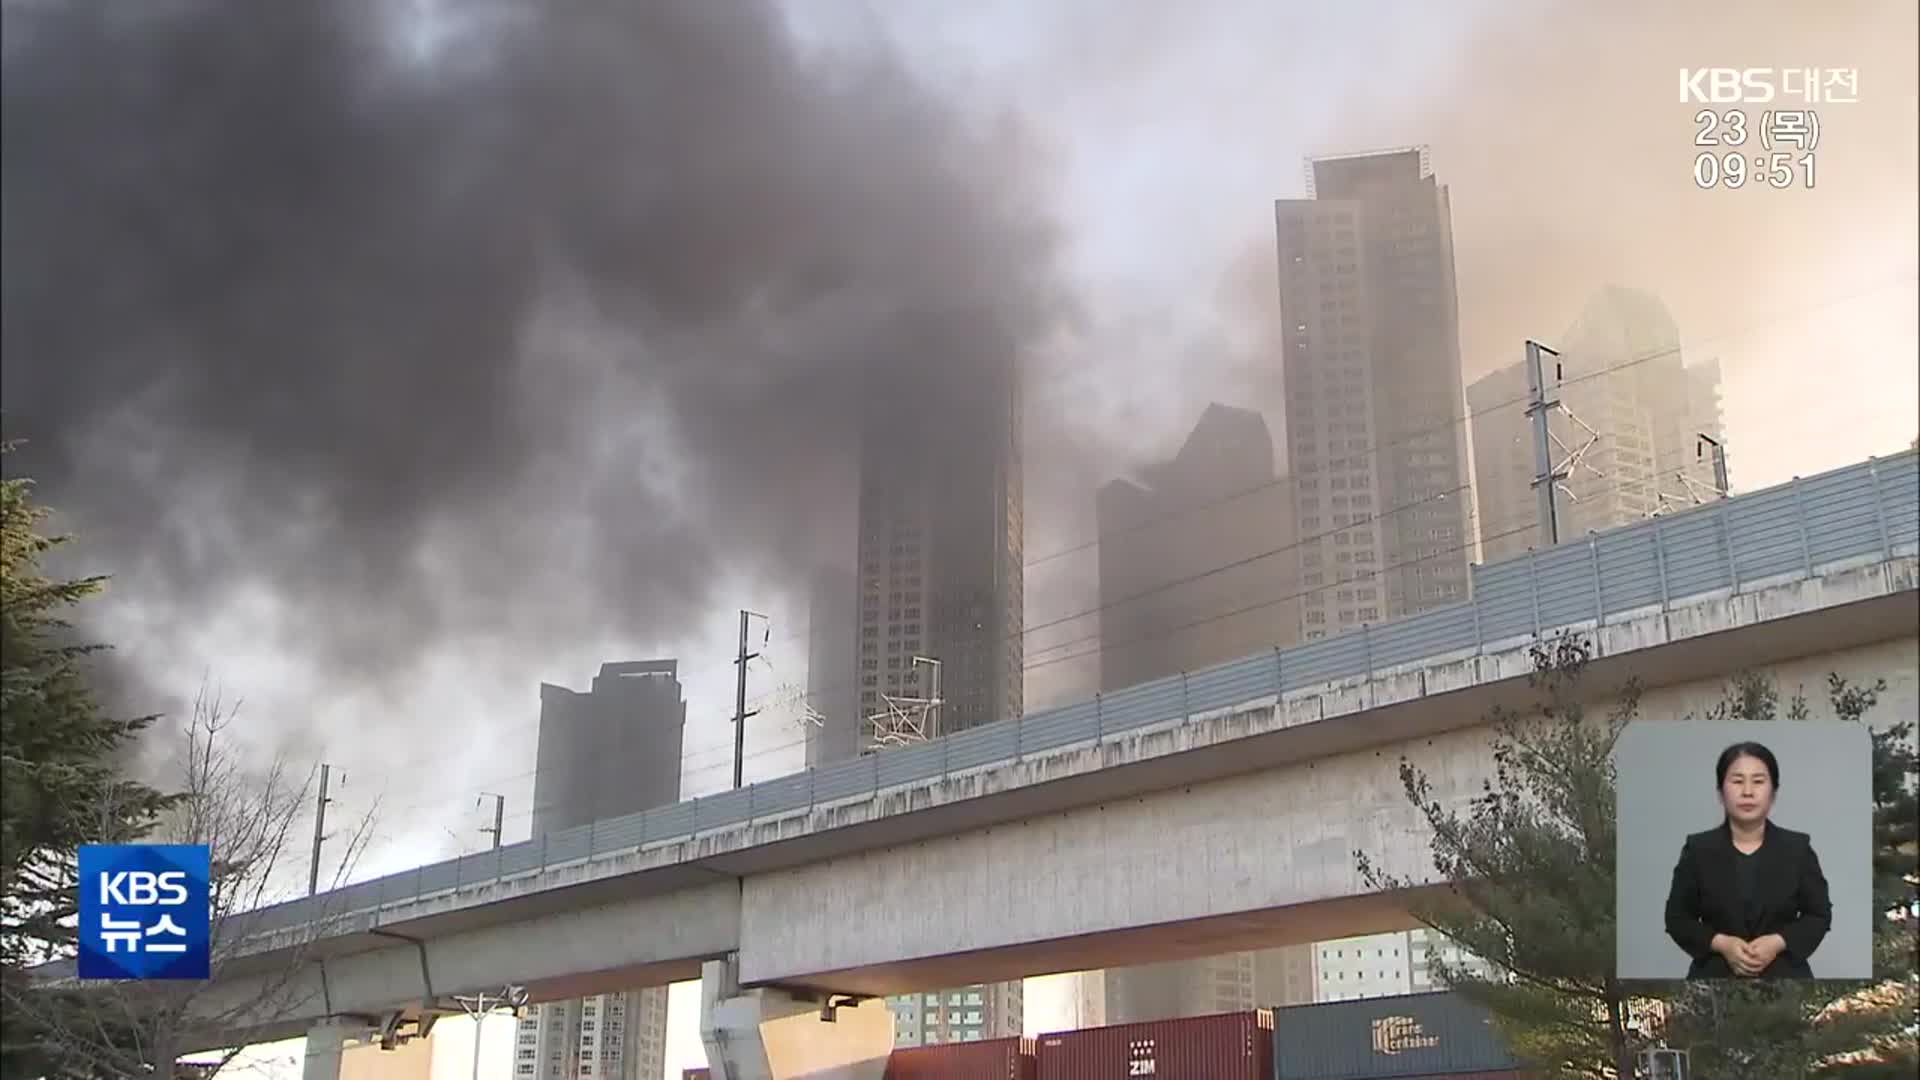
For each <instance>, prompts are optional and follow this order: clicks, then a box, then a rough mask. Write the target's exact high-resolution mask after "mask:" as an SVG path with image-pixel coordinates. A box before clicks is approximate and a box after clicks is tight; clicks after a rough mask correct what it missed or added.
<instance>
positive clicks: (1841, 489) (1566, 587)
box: [242, 451, 1920, 936]
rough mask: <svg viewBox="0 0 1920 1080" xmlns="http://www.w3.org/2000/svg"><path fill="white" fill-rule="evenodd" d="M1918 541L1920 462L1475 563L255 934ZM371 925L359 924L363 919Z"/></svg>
mask: <svg viewBox="0 0 1920 1080" xmlns="http://www.w3.org/2000/svg"><path fill="white" fill-rule="evenodd" d="M1917 544H1920V455H1916V454H1915V453H1914V452H1912V451H1909V452H1907V453H1903V454H1900V455H1897V456H1895V457H1892V458H1887V459H1884V460H1871V461H1867V462H1863V463H1861V464H1858V465H1851V466H1848V467H1846V468H1842V469H1836V470H1834V471H1832V472H1828V473H1823V474H1821V475H1819V476H1814V477H1809V478H1806V479H1798V480H1794V481H1792V482H1791V483H1787V484H1782V485H1779V486H1777V487H1772V488H1767V489H1764V490H1761V491H1756V492H1753V493H1751V494H1747V495H1740V496H1736V497H1734V498H1730V499H1723V500H1720V501H1717V502H1713V503H1709V504H1706V505H1704V506H1699V507H1694V508H1690V509H1688V510H1685V511H1681V512H1679V513H1676V514H1673V515H1670V516H1666V517H1658V518H1653V519H1651V520H1648V521H1645V522H1640V523H1638V524H1634V525H1628V526H1624V527H1621V528H1616V529H1610V530H1608V531H1606V532H1601V533H1595V534H1592V535H1590V536H1588V537H1585V538H1583V539H1580V540H1573V541H1569V542H1566V543H1562V544H1560V545H1559V546H1557V547H1553V548H1549V549H1546V550H1543V551H1536V552H1532V553H1529V554H1527V555H1523V556H1517V557H1514V558H1511V559H1507V560H1504V561H1501V562H1498V563H1493V564H1491V565H1487V566H1476V567H1474V568H1473V575H1472V599H1470V600H1467V601H1465V602H1462V603H1459V604H1454V605H1451V606H1448V607H1444V608H1437V609H1434V610H1431V611H1427V612H1424V613H1422V614H1419V615H1415V616H1412V617H1410V618H1405V619H1399V620H1395V621H1393V622H1389V623H1382V624H1378V625H1373V626H1362V627H1360V628H1359V629H1357V630H1354V631H1351V632H1348V633H1344V634H1340V635H1338V636H1335V637H1329V638H1325V639H1322V640H1319V641H1312V642H1307V643H1305V644H1301V645H1294V646H1290V647H1287V648H1276V649H1273V650H1270V651H1268V652H1263V653H1259V654H1256V655H1253V656H1249V657H1245V658H1243V659H1240V660H1235V661H1232V662H1231V663H1226V664H1221V665H1218V666H1216V667H1211V668H1207V669H1204V670H1201V671H1192V672H1185V673H1182V674H1180V675H1177V676H1171V677H1168V678H1164V679H1159V680H1156V681H1154V682H1150V683H1144V684H1141V685H1139V686H1133V687H1129V688H1127V689H1124V690H1119V691H1116V692H1114V693H1111V694H1104V695H1099V696H1096V697H1095V698H1093V699H1092V700H1091V701H1080V702H1075V703H1074V704H1071V705H1064V706H1061V707H1059V708H1054V709H1045V710H1042V711H1040V712H1036V713H1029V714H1028V715H1026V716H1023V717H1020V718H1018V719H1014V720H1008V721H1002V722H1000V723H997V724H990V725H987V726H984V727H979V728H975V729H972V730H969V731H962V732H958V733H955V734H953V735H948V736H945V737H943V738H939V739H935V740H932V741H930V742H927V743H924V744H921V745H918V746H910V747H903V748H900V749H895V750H888V751H884V752H881V753H877V754H871V755H868V756H865V757H861V758H857V759H855V760H853V761H847V762H841V763H838V764H834V765H827V766H824V767H821V768H816V769H808V770H806V771H804V772H799V773H793V774H790V775H787V776H780V777H775V778H773V779H771V780H763V781H760V782H759V783H755V784H750V785H747V786H746V787H743V788H740V789H738V790H733V791H726V792H721V793H719V794H715V795H707V796H702V797H701V798H697V799H691V800H688V801H685V802H680V803H675V804H673V805H671V806H663V807H658V808H656V809H653V810H647V811H644V812H642V813H638V814H629V815H627V816H625V817H618V818H610V819H607V820H604V821H596V822H593V823H591V824H589V825H584V826H581V827H580V828H577V829H569V830H567V831H565V832H559V833H553V834H550V835H548V836H544V837H541V838H539V839H535V840H530V841H526V842H523V843H519V844H509V845H506V846H503V847H500V848H497V849H494V850H491V851H486V852H481V853H479V854H475V855H466V856H462V857H461V858H458V859H450V860H447V861H446V862H439V863H434V864H432V865H429V866H421V867H416V868H414V869H412V870H407V871H402V872H401V873H398V874H390V875H388V876H386V877H382V878H376V879H374V880H371V881H363V882H359V883H357V884H353V885H347V886H344V887H342V888H339V889H335V890H333V891H331V892H328V893H322V894H320V895H317V896H311V897H307V898H304V899H300V900H294V901H290V902H288V903H284V904H278V905H274V906H272V907H267V908H261V909H259V910H256V911H252V912H248V913H246V914H245V915H244V916H242V918H244V919H245V920H246V922H247V924H248V926H247V930H248V933H249V936H253V935H258V934H262V933H268V932H272V931H277V930H282V929H286V928H288V927H292V926H298V925H300V924H303V923H308V922H315V921H323V922H329V923H331V922H333V921H335V920H342V919H347V918H348V917H350V916H353V915H356V914H359V913H363V912H369V911H373V910H376V909H378V908H380V907H384V906H385V905H388V904H392V903H396V902H399V901H405V900H411V899H416V898H419V897H423V896H429V895H432V894H435V893H440V892H445V891H447V890H450V889H459V888H461V887H463V886H466V885H473V884H479V883H483V882H487V881H493V880H497V879H499V878H503V877H512V876H515V875H519V874H525V873H531V872H535V871H539V870H543V869H545V868H547V867H549V866H556V865H562V864H566V863H571V862H578V861H580V860H583V859H588V858H591V857H593V856H595V855H600V854H605V853H609V852H615V851H627V850H632V849H634V848H637V847H641V846H644V845H648V844H654V843H659V842H661V841H666V840H674V839H678V838H684V837H687V836H691V835H694V834H696V833H699V832H703V831H706V830H709V829H715V828H719V827H722V826H726V825H734V824H738V823H741V822H744V821H749V820H752V819H754V818H759V817H765V816H768V815H772V814H783V813H791V812H795V811H799V810H803V809H807V808H809V807H812V806H815V805H820V804H824V803H831V802H835V801H838V800H842V799H848V798H854V797H859V796H866V795H870V794H872V793H873V792H876V791H879V790H881V789H885V788H888V787H893V786H896V785H900V784H908V783H914V782H917V781H922V780H930V779H933V778H935V777H939V776H944V775H947V774H950V773H954V772H963V771H966V770H969V769H974V768H978V767H981V766H985V765H991V764H993V763H995V762H1001V761H1008V760H1014V759H1017V758H1019V757H1021V756H1024V755H1027V754H1033V753H1038V752H1042V751H1047V750H1054V749H1058V748H1059V747H1063V746H1069V745H1072V744H1074V743H1082V742H1090V741H1098V740H1100V739H1103V738H1105V737H1106V736H1108V735H1113V734H1119V733H1123V732H1126V731H1129V730H1133V729H1137V728H1141V727H1145V726H1147V725H1150V724H1154V723H1159V722H1162V721H1166V720H1170V719H1173V718H1176V717H1182V716H1188V715H1192V714H1194V713H1199V712H1206V711H1209V710H1213V709H1220V708H1225V707H1228V706H1231V705H1236V704H1240V703H1242V702H1247V701H1252V700H1256V699H1258V698H1262V697H1267V696H1271V695H1276V694H1285V693H1288V692H1290V691H1294V690H1299V689H1302V688H1306V687H1311V686H1318V685H1321V684H1324V683H1327V682H1331V681H1335V680H1340V679H1348V678H1356V677H1360V676H1369V675H1371V674H1372V673H1374V672H1378V671H1381V670H1383V669H1389V668H1393V667H1397V666H1399V665H1402V664H1407V663H1411V662H1413V661H1416V660H1420V659H1424V658H1430V657H1440V656H1446V655H1449V654H1456V653H1470V652H1474V651H1480V650H1484V649H1486V648H1487V647H1488V646H1489V645H1494V644H1504V643H1507V642H1514V641H1518V640H1521V639H1525V638H1530V637H1538V636H1541V635H1544V634H1549V633H1552V632H1554V631H1557V630H1560V629H1564V628H1567V627H1572V626H1577V625H1580V624H1583V623H1591V622H1595V621H1604V620H1605V619H1607V618H1608V617H1610V616H1617V615H1621V614H1624V613H1627V612H1631V611H1636V610H1640V609H1644V608H1648V607H1652V606H1655V605H1665V604H1670V603H1672V602H1674V601H1678V600H1685V599H1689V598H1694V597H1699V596H1702V595H1705V594H1709V593H1712V592H1715V591H1720V590H1738V589H1740V588H1741V587H1742V586H1743V585H1746V584H1752V583H1754V582H1758V581H1761V580H1763V579H1765V580H1774V579H1782V578H1787V577H1794V576H1802V577H1811V576H1812V575H1814V574H1815V573H1816V572H1817V571H1819V570H1820V569H1822V568H1824V567H1829V566H1832V565H1834V564H1836V563H1841V562H1846V561H1849V560H1855V559H1860V558H1863V557H1868V556H1873V555H1876V554H1878V555H1881V556H1884V557H1893V556H1895V555H1901V554H1911V553H1913V552H1914V551H1915V549H1916V545H1917ZM352 921H359V920H352Z"/></svg>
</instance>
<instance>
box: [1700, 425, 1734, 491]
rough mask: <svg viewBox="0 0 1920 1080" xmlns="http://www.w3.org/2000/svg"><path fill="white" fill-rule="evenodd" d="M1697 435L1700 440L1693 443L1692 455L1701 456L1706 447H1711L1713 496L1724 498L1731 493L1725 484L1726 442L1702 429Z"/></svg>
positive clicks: (1730, 489)
mask: <svg viewBox="0 0 1920 1080" xmlns="http://www.w3.org/2000/svg"><path fill="white" fill-rule="evenodd" d="M1697 437H1698V438H1699V440H1700V441H1699V442H1697V443H1695V444H1694V445H1693V456H1694V457H1696V458H1698V457H1702V456H1704V454H1705V452H1706V449H1707V447H1709V446H1711V447H1713V494H1714V497H1715V498H1720V499H1724V498H1726V497H1727V496H1728V495H1731V494H1733V489H1732V488H1731V487H1729V486H1728V485H1727V444H1726V443H1723V442H1721V441H1720V440H1719V439H1716V438H1714V437H1713V436H1711V435H1709V434H1707V433H1706V432H1704V431H1703V432H1700V433H1699V435H1698V436H1697Z"/></svg>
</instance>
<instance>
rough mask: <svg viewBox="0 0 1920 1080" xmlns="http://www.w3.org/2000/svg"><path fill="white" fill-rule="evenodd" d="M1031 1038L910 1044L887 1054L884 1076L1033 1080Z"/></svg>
mask: <svg viewBox="0 0 1920 1080" xmlns="http://www.w3.org/2000/svg"><path fill="white" fill-rule="evenodd" d="M1033 1069H1034V1064H1033V1040H1032V1039H1021V1038H1013V1039H981V1040H979V1041H977V1042H957V1043H942V1044H939V1045H935V1046H913V1047H904V1048H902V1049H899V1050H895V1051H894V1052H893V1053H891V1054H889V1055H887V1080H1034V1077H1033Z"/></svg>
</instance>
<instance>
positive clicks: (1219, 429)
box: [1096, 404, 1299, 692]
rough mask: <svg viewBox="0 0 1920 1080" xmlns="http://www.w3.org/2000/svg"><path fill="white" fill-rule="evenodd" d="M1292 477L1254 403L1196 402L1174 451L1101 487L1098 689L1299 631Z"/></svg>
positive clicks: (1288, 638)
mask: <svg viewBox="0 0 1920 1080" xmlns="http://www.w3.org/2000/svg"><path fill="white" fill-rule="evenodd" d="M1290 487H1291V485H1289V484H1288V483H1286V482H1284V481H1282V480H1280V479H1279V478H1278V476H1277V475H1276V473H1275V470H1274V452H1273V440H1272V438H1271V436H1269V435H1268V433H1267V424H1266V421H1265V420H1263V419H1262V418H1261V416H1260V414H1259V413H1257V412H1253V411H1251V410H1247V409H1236V408H1230V407H1228V406H1226V405H1220V404H1214V405H1209V406H1207V408H1206V410H1205V411H1204V412H1203V413H1202V414H1201V416H1200V422H1199V424H1198V425H1197V426H1196V427H1195V428H1194V430H1193V433H1192V434H1191V435H1190V436H1188V438H1187V441H1186V443H1185V445H1183V446H1182V447H1181V448H1180V452H1179V453H1178V454H1177V455H1175V457H1174V458H1173V459H1172V460H1170V461H1166V462H1163V463H1160V464H1156V465H1153V466H1149V467H1148V468H1146V469H1143V470H1141V472H1140V474H1139V476H1138V477H1137V478H1135V479H1131V480H1115V481H1112V482H1111V483H1109V484H1107V485H1106V486H1105V487H1103V488H1101V489H1100V493H1099V496H1098V497H1097V499H1096V512H1097V516H1098V518H1099V526H1100V547H1099V560H1100V689H1101V690H1102V691H1103V692H1104V691H1112V690H1118V689H1121V688H1122V687H1127V686H1132V685H1135V684H1136V683H1143V682H1147V681H1149V680H1151V679H1158V678H1161V677H1162V676H1165V675H1173V674H1177V673H1179V672H1181V671H1192V670H1195V669H1197V668H1203V667H1208V666H1211V665H1213V664H1223V663H1226V662H1227V661H1229V660H1235V659H1238V658H1240V657H1242V656H1247V655H1249V654H1251V653H1256V652H1259V651H1260V650H1262V649H1271V648H1273V647H1275V646H1276V645H1285V644H1290V643H1292V642H1294V641H1296V640H1298V637H1299V602H1298V600H1297V599H1296V597H1295V595H1294V594H1295V593H1297V592H1298V591H1299V572H1298V570H1297V568H1296V566H1295V563H1294V557H1293V556H1294V553H1293V551H1292V550H1291V545H1292V544H1293V541H1294V529H1293V507H1292V493H1291V490H1290Z"/></svg>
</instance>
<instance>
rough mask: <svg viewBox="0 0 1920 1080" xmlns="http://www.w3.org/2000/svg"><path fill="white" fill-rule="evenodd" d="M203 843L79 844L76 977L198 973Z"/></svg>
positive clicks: (204, 909)
mask: <svg viewBox="0 0 1920 1080" xmlns="http://www.w3.org/2000/svg"><path fill="white" fill-rule="evenodd" d="M210 863H211V860H210V858H209V855H208V850H207V847H206V846H205V845H204V844H88V845H86V846H83V847H82V848H81V849H80V886H79V888H80V977H81V978H82V979H204V978H207V976H208V967H209V965H210V959H211V958H210V956H209V949H208V937H209V930H210V925H209V924H210V922H211V921H212V912H211V908H210V906H209V901H208V895H207V883H208V878H209V877H210V876H211V875H210Z"/></svg>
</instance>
